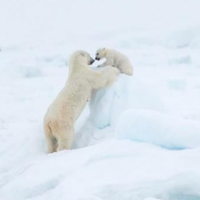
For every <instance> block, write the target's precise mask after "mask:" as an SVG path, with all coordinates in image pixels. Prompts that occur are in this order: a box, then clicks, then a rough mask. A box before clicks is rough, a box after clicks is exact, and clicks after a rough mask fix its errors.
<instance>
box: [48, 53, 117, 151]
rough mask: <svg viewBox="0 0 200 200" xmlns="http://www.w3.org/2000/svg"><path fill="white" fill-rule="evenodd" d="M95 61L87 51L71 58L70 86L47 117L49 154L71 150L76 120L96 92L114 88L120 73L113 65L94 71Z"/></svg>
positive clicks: (67, 84) (66, 87) (50, 109)
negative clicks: (113, 85)
mask: <svg viewBox="0 0 200 200" xmlns="http://www.w3.org/2000/svg"><path fill="white" fill-rule="evenodd" d="M93 62H94V60H93V59H92V58H91V57H90V55H89V54H88V53H87V52H86V51H76V52H74V53H73V54H72V55H71V57H70V63H69V77H68V80H67V83H66V85H65V86H64V88H63V89H62V90H61V92H60V93H59V94H58V96H57V98H56V99H55V100H54V101H53V103H52V104H51V105H50V107H49V108H48V110H47V113H46V115H45V117H44V132H45V135H46V140H47V146H48V152H49V153H52V152H56V151H61V150H64V149H70V148H71V146H72V142H73V136H74V124H75V121H76V120H77V118H78V117H79V115H80V114H81V112H82V111H83V109H84V107H85V105H86V103H87V100H88V99H89V98H90V96H91V93H92V91H93V90H96V89H99V88H104V87H106V86H108V85H110V84H111V83H113V82H114V81H115V80H116V78H117V76H118V75H119V73H120V72H119V70H118V69H116V68H113V67H111V66H107V67H106V68H105V69H103V70H99V71H95V70H92V68H90V67H89V65H90V64H92V63H93Z"/></svg>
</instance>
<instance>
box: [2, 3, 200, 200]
mask: <svg viewBox="0 0 200 200" xmlns="http://www.w3.org/2000/svg"><path fill="white" fill-rule="evenodd" d="M116 2H117V3H116ZM105 4H106V6H105ZM113 5H115V6H114V9H113ZM144 5H146V6H144ZM199 7H200V3H199V1H197V0H191V1H187V2H186V1H181V0H176V1H173V0H169V1H162V3H161V1H158V0H149V1H145V0H142V1H138V2H137V1H135V0H134V1H129V0H123V1H114V0H106V1H105V0H104V1H101V3H100V1H97V0H94V1H89V0H84V1H64V0H58V1H54V0H49V1H46V0H41V1H38V2H36V1H33V0H29V1H27V0H20V1H14V0H7V1H3V0H2V1H0V27H1V31H0V48H1V52H0V111H1V112H0V200H25V199H31V200H46V199H48V200H57V199H59V200H122V199H123V200H200V189H199V188H200V159H199V158H200V56H199V55H200V23H199V19H200V15H199ZM122 8H123V9H122ZM101 10H103V12H101ZM97 11H98V12H97ZM78 13H79V14H78ZM101 13H103V15H102V14H101ZM119 13H120V17H117V19H116V17H115V16H118V15H119ZM102 46H108V47H112V48H116V49H118V50H119V51H122V52H124V53H125V54H126V55H127V56H128V57H129V58H130V60H131V61H132V63H133V66H134V77H128V76H125V75H121V76H120V77H119V79H118V81H117V82H116V83H115V84H114V85H112V86H111V87H109V88H107V89H106V90H101V91H98V92H97V93H96V94H94V96H93V97H92V99H91V101H90V103H89V104H88V105H87V107H86V109H85V110H84V112H83V114H82V115H81V117H80V119H79V120H78V122H77V123H76V127H75V129H76V131H75V132H76V136H75V142H74V146H73V150H71V151H63V152H59V153H54V154H51V155H47V154H46V146H45V140H44V134H43V130H42V121H43V116H44V114H45V112H46V109H47V107H48V105H49V104H50V103H51V102H52V100H53V99H54V98H55V97H56V95H57V94H58V92H59V91H60V90H61V88H62V87H63V86H64V84H65V82H66V79H67V76H68V58H69V55H70V54H71V53H72V52H73V51H74V50H75V49H85V50H87V51H89V52H90V53H91V54H92V56H94V53H95V50H96V49H97V48H99V47H102ZM96 65H98V63H97V62H96V63H94V66H96Z"/></svg>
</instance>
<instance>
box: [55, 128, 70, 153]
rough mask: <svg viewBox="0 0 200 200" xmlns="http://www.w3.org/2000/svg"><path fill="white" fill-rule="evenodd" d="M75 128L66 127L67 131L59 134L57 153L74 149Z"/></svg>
mask: <svg viewBox="0 0 200 200" xmlns="http://www.w3.org/2000/svg"><path fill="white" fill-rule="evenodd" d="M73 132H74V131H73V127H69V126H68V127H66V129H65V130H64V131H63V132H62V133H60V134H59V136H58V138H57V141H58V148H57V151H62V150H69V149H71V147H72V142H73Z"/></svg>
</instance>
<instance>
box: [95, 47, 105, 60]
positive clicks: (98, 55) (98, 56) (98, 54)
mask: <svg viewBox="0 0 200 200" xmlns="http://www.w3.org/2000/svg"><path fill="white" fill-rule="evenodd" d="M105 56H106V48H103V49H98V50H97V52H96V57H95V59H96V60H101V59H102V58H105Z"/></svg>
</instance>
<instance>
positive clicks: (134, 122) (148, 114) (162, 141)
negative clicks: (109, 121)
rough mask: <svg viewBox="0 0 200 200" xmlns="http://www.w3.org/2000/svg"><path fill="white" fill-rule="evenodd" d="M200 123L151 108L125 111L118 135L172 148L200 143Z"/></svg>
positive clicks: (191, 146) (189, 146)
mask: <svg viewBox="0 0 200 200" xmlns="http://www.w3.org/2000/svg"><path fill="white" fill-rule="evenodd" d="M199 133H200V123H199V122H195V121H193V120H186V119H179V118H175V117H173V116H171V115H166V114H162V113H159V112H155V111H151V110H128V111H125V112H124V113H123V114H122V115H121V117H120V119H119V122H118V124H117V127H116V133H115V134H116V137H117V138H119V139H130V140H133V141H139V142H148V143H151V144H155V145H159V146H162V147H166V148H170V149H174V148H175V149H184V148H195V147H198V146H199V145H200V134H199Z"/></svg>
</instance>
